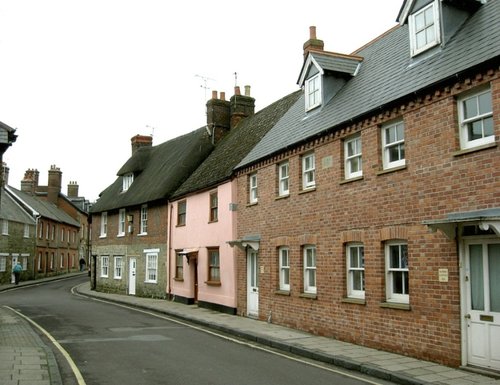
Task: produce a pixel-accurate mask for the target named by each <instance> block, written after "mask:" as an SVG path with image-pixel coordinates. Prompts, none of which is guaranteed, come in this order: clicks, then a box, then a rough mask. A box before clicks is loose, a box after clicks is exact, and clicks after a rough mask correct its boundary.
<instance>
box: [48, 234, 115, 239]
mask: <svg viewBox="0 0 500 385" xmlns="http://www.w3.org/2000/svg"><path fill="white" fill-rule="evenodd" d="M107 237H108V236H107V235H99V239H103V238H107ZM40 239H41V238H40Z"/></svg>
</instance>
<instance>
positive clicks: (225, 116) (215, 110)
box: [207, 90, 231, 143]
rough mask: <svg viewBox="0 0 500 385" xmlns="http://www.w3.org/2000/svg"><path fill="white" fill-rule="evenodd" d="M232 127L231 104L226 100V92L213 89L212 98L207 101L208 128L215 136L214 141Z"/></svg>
mask: <svg viewBox="0 0 500 385" xmlns="http://www.w3.org/2000/svg"><path fill="white" fill-rule="evenodd" d="M230 127H231V104H230V102H229V101H227V100H226V94H225V93H224V92H221V93H220V97H217V91H215V90H214V91H212V98H211V99H210V100H209V101H208V102H207V130H209V131H210V135H212V136H213V138H212V140H213V142H214V143H215V142H217V141H218V140H219V139H220V138H222V137H223V136H224V134H225V133H226V132H227V131H228V130H229V128H230Z"/></svg>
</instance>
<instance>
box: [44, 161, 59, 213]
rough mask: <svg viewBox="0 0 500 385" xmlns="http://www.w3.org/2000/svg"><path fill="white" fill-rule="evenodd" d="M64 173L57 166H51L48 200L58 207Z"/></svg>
mask: <svg viewBox="0 0 500 385" xmlns="http://www.w3.org/2000/svg"><path fill="white" fill-rule="evenodd" d="M61 180H62V172H61V170H60V169H59V167H56V165H55V164H53V165H52V166H50V170H49V183H48V186H47V200H48V201H49V202H52V203H54V204H55V205H57V201H58V199H59V194H60V193H61Z"/></svg>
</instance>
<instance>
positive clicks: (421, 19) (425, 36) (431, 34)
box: [409, 0, 441, 56]
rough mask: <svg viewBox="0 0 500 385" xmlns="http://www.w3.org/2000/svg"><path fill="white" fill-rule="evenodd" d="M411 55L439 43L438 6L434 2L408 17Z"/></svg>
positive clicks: (435, 1) (435, 0)
mask: <svg viewBox="0 0 500 385" xmlns="http://www.w3.org/2000/svg"><path fill="white" fill-rule="evenodd" d="M409 26H410V44H411V55H412V56H415V55H418V54H419V53H422V52H424V51H426V50H428V49H429V48H431V47H434V46H436V45H437V44H439V43H440V42H441V33H440V28H439V4H438V1H437V0H434V1H433V2H432V3H430V4H429V5H427V6H425V7H423V8H421V9H420V10H418V11H416V12H415V13H413V14H412V15H410V17H409Z"/></svg>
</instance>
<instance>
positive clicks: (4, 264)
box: [0, 255, 7, 272]
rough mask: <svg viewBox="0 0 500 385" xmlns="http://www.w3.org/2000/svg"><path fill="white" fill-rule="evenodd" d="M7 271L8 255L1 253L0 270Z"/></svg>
mask: <svg viewBox="0 0 500 385" xmlns="http://www.w3.org/2000/svg"><path fill="white" fill-rule="evenodd" d="M3 271H7V257H6V256H5V255H0V272H3Z"/></svg>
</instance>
